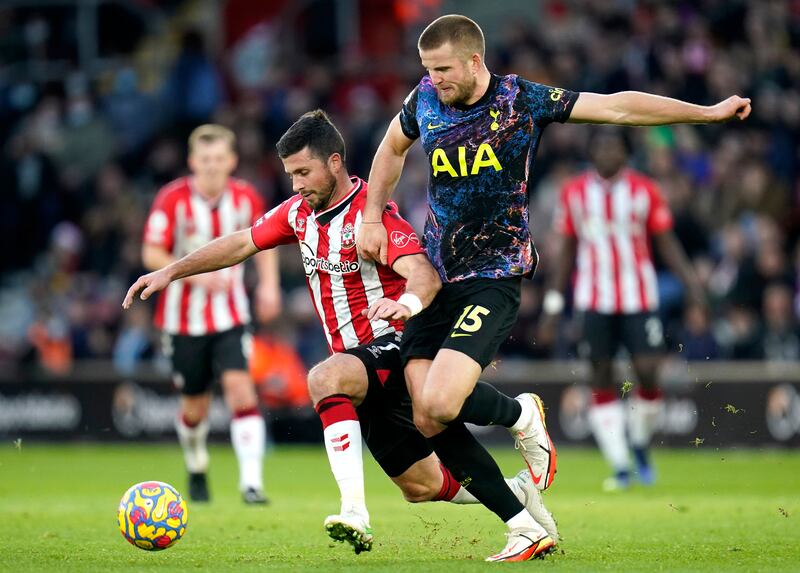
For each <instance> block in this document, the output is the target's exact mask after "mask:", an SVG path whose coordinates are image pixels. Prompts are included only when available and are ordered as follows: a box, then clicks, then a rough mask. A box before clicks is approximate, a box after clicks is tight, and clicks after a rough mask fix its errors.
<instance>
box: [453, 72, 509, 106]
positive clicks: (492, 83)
mask: <svg viewBox="0 0 800 573" xmlns="http://www.w3.org/2000/svg"><path fill="white" fill-rule="evenodd" d="M499 81H500V77H499V76H496V75H495V74H490V77H489V86H488V87H487V88H486V91H485V92H484V94H483V95H482V96H481V98H480V99H479V100H478V101H476V102H475V103H471V104H469V105H465V104H453V106H452V107H453V108H455V109H457V110H459V111H469V110H471V109H475V108H476V107H479V106H482V105H483V104H485V103H486V102H487V101H489V100H490V99H491V97H492V95H494V92H495V88H496V87H497V84H498V82H499Z"/></svg>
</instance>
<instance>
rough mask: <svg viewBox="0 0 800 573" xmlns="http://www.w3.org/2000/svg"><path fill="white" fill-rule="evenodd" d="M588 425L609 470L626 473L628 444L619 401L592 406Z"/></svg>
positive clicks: (628, 465) (623, 415)
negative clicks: (609, 467)
mask: <svg viewBox="0 0 800 573" xmlns="http://www.w3.org/2000/svg"><path fill="white" fill-rule="evenodd" d="M589 424H590V425H591V427H592V432H593V433H594V439H595V440H596V441H597V445H598V447H599V448H600V452H601V453H602V454H603V457H605V459H606V461H607V462H608V463H609V465H610V466H611V468H612V469H613V470H614V471H615V472H620V471H628V470H629V469H630V459H629V458H628V444H627V441H626V439H625V411H624V409H623V407H622V403H621V402H620V401H619V400H613V401H611V402H605V403H603V404H592V405H591V407H590V408H589Z"/></svg>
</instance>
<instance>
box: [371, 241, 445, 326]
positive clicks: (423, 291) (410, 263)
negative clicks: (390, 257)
mask: <svg viewBox="0 0 800 573" xmlns="http://www.w3.org/2000/svg"><path fill="white" fill-rule="evenodd" d="M392 269H393V270H394V271H395V272H396V273H397V274H399V275H400V276H401V277H403V278H404V279H406V290H405V292H404V293H403V294H402V295H400V298H399V299H397V300H396V301H395V300H392V299H389V298H382V299H380V300H376V301H375V302H374V303H373V304H372V306H370V307H369V309H368V310H366V311H365V312H364V314H365V315H366V316H367V318H369V319H370V320H372V319H383V320H408V319H409V318H411V317H412V316H414V315H415V314H417V313H419V312H420V311H422V309H424V308H426V307H427V306H428V305H429V304H431V302H432V301H433V299H434V297H436V293H438V292H439V290H440V289H441V288H442V281H441V280H440V279H439V274H438V273H437V272H436V269H434V268H433V265H431V263H430V261H428V257H426V256H425V255H423V254H415V255H405V256H403V257H400V258H398V259H397V260H396V261H395V262H394V265H393V266H392Z"/></svg>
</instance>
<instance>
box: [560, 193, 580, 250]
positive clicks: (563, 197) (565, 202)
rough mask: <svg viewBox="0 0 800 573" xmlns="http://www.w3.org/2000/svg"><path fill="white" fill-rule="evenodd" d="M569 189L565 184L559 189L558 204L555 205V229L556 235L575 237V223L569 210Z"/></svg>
mask: <svg viewBox="0 0 800 573" xmlns="http://www.w3.org/2000/svg"><path fill="white" fill-rule="evenodd" d="M570 188H571V186H570V185H569V184H567V185H564V187H562V189H561V193H560V195H559V198H558V203H557V204H556V212H555V229H556V232H557V233H560V234H561V235H563V236H565V237H577V236H578V234H577V233H576V232H575V221H574V220H573V219H572V211H571V210H570V208H569V195H570Z"/></svg>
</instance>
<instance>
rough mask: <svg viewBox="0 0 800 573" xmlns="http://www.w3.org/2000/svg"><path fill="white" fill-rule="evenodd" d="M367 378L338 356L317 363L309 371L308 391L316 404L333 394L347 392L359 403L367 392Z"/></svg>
mask: <svg viewBox="0 0 800 573" xmlns="http://www.w3.org/2000/svg"><path fill="white" fill-rule="evenodd" d="M367 384H368V382H367V380H366V378H365V377H364V376H359V375H358V373H357V372H354V371H353V368H352V365H351V364H350V363H348V362H347V361H345V360H341V359H339V358H338V357H337V356H334V357H332V358H329V359H328V360H325V361H324V362H321V363H320V364H317V365H316V366H314V367H313V368H312V369H311V372H309V373H308V393H309V395H310V396H311V400H312V401H313V402H314V404H316V403H317V402H319V401H320V400H322V399H323V398H325V397H327V396H330V395H331V394H345V395H347V396H350V397H351V398H353V400H354V403H356V404H358V403H359V402H360V401H361V400H362V399H363V396H364V394H365V393H366V387H367Z"/></svg>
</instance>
